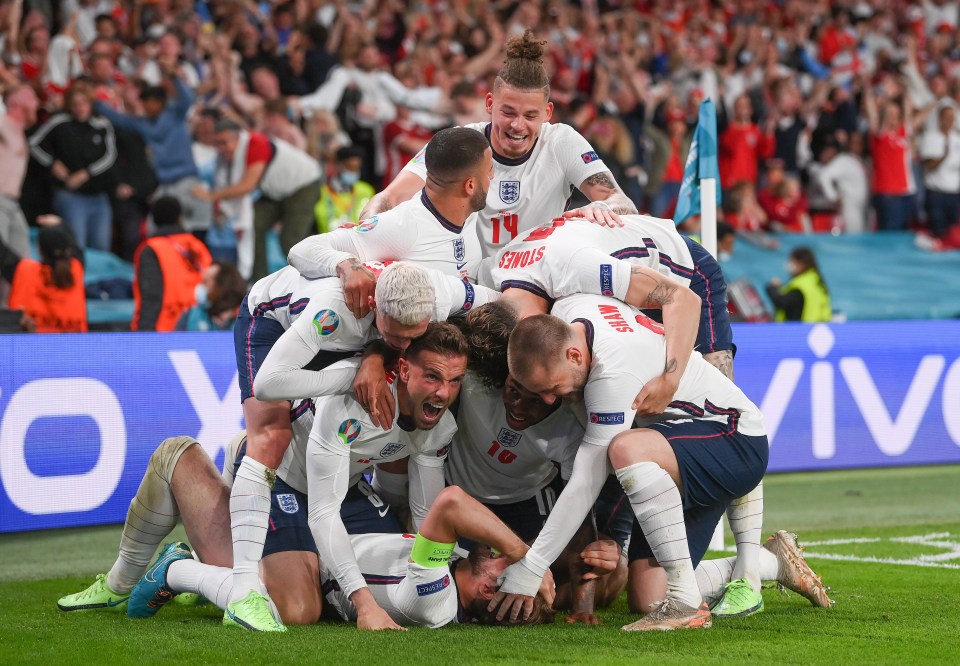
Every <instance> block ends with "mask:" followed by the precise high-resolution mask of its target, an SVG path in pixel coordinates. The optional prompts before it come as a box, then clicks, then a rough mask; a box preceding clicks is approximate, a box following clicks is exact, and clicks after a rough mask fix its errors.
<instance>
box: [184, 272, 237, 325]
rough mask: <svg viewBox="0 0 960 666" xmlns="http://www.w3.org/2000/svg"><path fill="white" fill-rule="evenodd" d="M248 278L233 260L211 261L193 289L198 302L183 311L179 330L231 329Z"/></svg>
mask: <svg viewBox="0 0 960 666" xmlns="http://www.w3.org/2000/svg"><path fill="white" fill-rule="evenodd" d="M246 293H247V281H246V280H244V279H243V276H241V275H240V271H238V270H237V267H236V266H234V265H233V264H232V263H229V262H226V261H214V262H213V263H212V264H210V266H209V267H208V268H207V270H205V271H204V272H203V279H201V281H200V283H199V284H197V288H196V290H195V294H196V299H197V303H196V305H194V306H193V307H192V308H190V309H189V310H187V311H186V312H185V313H183V316H181V317H180V320H179V321H178V322H177V328H176V330H178V331H227V330H231V329H233V323H234V322H235V321H236V320H237V313H238V312H239V311H240V303H241V302H242V301H243V297H244V296H245V295H246Z"/></svg>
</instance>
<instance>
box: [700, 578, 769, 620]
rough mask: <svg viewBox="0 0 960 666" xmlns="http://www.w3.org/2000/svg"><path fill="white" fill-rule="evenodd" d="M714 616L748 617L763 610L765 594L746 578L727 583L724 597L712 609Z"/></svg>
mask: <svg viewBox="0 0 960 666" xmlns="http://www.w3.org/2000/svg"><path fill="white" fill-rule="evenodd" d="M711 612H712V613H713V615H714V617H720V618H725V617H746V616H748V615H754V614H755V613H762V612H763V595H761V594H760V592H759V591H758V590H754V589H753V587H751V586H750V583H749V582H748V581H747V579H746V578H737V579H736V580H731V581H730V582H729V583H727V586H726V588H725V589H724V591H723V598H721V599H720V601H718V602H717V605H716V606H714V607H713V608H712V609H711Z"/></svg>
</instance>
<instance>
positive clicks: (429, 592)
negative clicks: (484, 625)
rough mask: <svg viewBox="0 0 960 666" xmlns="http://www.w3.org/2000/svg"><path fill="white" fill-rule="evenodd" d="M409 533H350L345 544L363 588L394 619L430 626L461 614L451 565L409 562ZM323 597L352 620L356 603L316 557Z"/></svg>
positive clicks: (333, 574) (412, 539) (347, 619)
mask: <svg viewBox="0 0 960 666" xmlns="http://www.w3.org/2000/svg"><path fill="white" fill-rule="evenodd" d="M415 540H416V537H415V536H414V535H412V534H355V535H351V536H350V544H351V545H352V546H353V552H354V554H355V555H356V556H357V564H358V565H359V566H360V571H362V572H363V578H364V581H365V582H366V584H367V588H368V589H369V590H370V592H371V593H372V594H373V598H374V599H376V600H377V603H378V604H379V605H380V608H382V609H383V610H385V611H386V612H387V614H388V615H389V616H390V618H391V619H392V620H393V621H394V622H396V623H397V624H399V625H401V626H404V627H409V626H418V627H427V628H430V629H435V628H437V627H442V626H443V625H445V624H450V623H451V622H458V621H459V620H460V618H461V609H460V599H459V595H458V593H457V585H456V581H455V580H454V576H453V571H452V568H453V567H452V566H450V565H449V564H448V565H447V566H444V567H431V568H428V567H423V566H420V565H419V564H414V563H413V562H410V561H409V560H410V552H411V551H412V550H413V543H414V541H415ZM320 580H321V582H322V585H323V594H324V598H325V599H324V600H325V601H326V602H327V603H328V604H330V606H331V607H333V608H334V609H335V610H336V611H337V613H338V614H339V615H340V617H342V618H343V619H344V620H346V621H348V622H355V621H356V619H357V609H356V607H355V606H354V605H353V603H351V601H350V599H349V598H348V597H347V595H345V594H344V593H343V591H342V590H341V589H340V585H339V584H338V583H337V579H336V573H335V572H334V571H332V570H330V569H328V568H327V567H326V566H324V565H323V564H322V563H321V571H320Z"/></svg>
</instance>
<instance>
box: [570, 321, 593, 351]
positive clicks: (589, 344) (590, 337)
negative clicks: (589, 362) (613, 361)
mask: <svg viewBox="0 0 960 666" xmlns="http://www.w3.org/2000/svg"><path fill="white" fill-rule="evenodd" d="M578 322H579V323H581V324H583V327H584V328H585V329H586V333H587V347H588V348H589V349H590V356H591V357H592V356H593V322H592V321H590V320H589V319H574V320H573V321H572V322H570V323H571V324H576V323H578Z"/></svg>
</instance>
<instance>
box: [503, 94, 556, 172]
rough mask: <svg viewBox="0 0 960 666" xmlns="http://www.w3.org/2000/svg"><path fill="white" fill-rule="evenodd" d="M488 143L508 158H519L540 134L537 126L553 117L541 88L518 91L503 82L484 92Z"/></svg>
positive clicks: (550, 107) (551, 104) (551, 105)
mask: <svg viewBox="0 0 960 666" xmlns="http://www.w3.org/2000/svg"><path fill="white" fill-rule="evenodd" d="M487 112H488V113H489V114H490V123H491V127H490V145H491V146H493V149H494V150H495V151H496V152H497V153H499V154H500V155H503V156H504V157H509V158H513V159H516V158H519V157H523V156H524V155H526V154H527V153H529V152H530V151H531V150H533V146H534V144H535V143H536V142H537V137H538V136H540V126H541V125H542V124H543V123H545V122H549V121H550V118H551V117H552V116H553V103H552V102H549V101H548V100H547V96H546V95H545V94H544V92H543V91H542V90H520V89H518V88H514V87H513V86H509V85H503V86H501V87H500V88H499V89H498V90H497V91H496V92H492V93H487Z"/></svg>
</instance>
